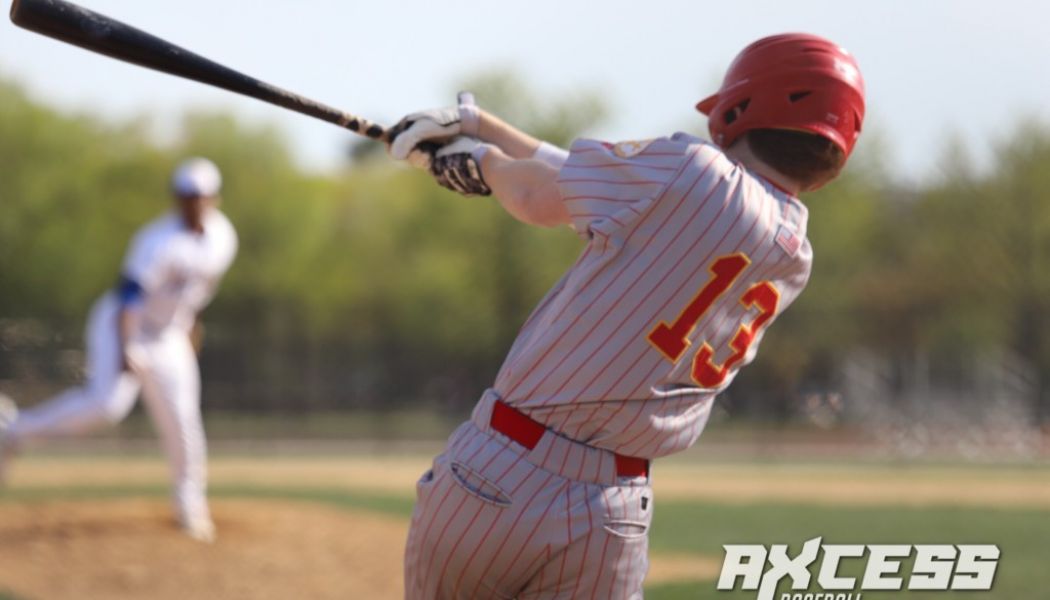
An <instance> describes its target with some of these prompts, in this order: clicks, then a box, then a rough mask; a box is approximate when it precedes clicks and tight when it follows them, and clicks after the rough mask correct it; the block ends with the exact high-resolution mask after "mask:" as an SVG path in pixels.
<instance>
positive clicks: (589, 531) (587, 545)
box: [572, 484, 596, 598]
mask: <svg viewBox="0 0 1050 600" xmlns="http://www.w3.org/2000/svg"><path fill="white" fill-rule="evenodd" d="M589 488H590V486H588V485H586V484H584V486H583V493H584V498H585V499H586V500H585V501H584V503H583V505H584V506H585V507H587V523H588V527H587V538H586V540H587V541H585V542H584V543H583V558H582V559H581V561H580V565H586V564H587V552H588V551H589V550H590V549H591V537H592V536H593V535H594V530H595V528H596V524H595V522H594V516H593V515H592V514H591V501H590V491H589ZM581 571H582V568H581ZM581 575H582V573H581ZM582 580H583V577H582V576H579V577H577V578H576V585H575V586H574V587H573V588H572V597H573V598H575V597H576V592H577V591H579V589H580V581H582Z"/></svg>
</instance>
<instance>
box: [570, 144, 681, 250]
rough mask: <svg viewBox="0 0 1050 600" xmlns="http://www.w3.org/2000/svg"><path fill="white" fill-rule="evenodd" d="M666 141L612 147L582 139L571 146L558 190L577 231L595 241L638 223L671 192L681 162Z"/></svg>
mask: <svg viewBox="0 0 1050 600" xmlns="http://www.w3.org/2000/svg"><path fill="white" fill-rule="evenodd" d="M668 144H674V145H677V144H675V143H674V142H672V141H670V140H668V139H667V138H660V139H656V140H645V141H640V142H621V143H618V144H610V143H607V142H600V141H597V140H587V139H581V140H577V141H576V142H574V143H573V144H572V148H571V149H570V151H569V158H568V160H567V161H566V162H565V164H564V166H562V168H561V171H560V172H559V174H558V188H559V190H560V192H561V196H562V201H563V202H564V203H565V206H566V208H567V209H568V211H569V216H570V218H571V221H572V226H573V229H575V230H576V232H577V233H579V234H580V235H581V236H582V237H585V238H590V237H593V235H594V234H595V233H596V231H599V230H607V229H609V228H610V227H613V228H615V227H622V226H625V225H626V224H627V223H628V222H630V221H633V220H635V219H636V218H637V216H638V213H639V206H642V205H645V204H648V203H649V202H651V200H652V199H653V198H655V197H656V196H657V195H659V193H660V192H661V191H662V190H663V189H664V187H666V185H667V183H668V182H669V181H670V180H671V179H672V177H673V175H674V173H675V172H676V171H677V170H678V168H679V166H680V165H681V162H682V155H681V152H680V151H678V150H677V149H675V148H667V147H665V146H667V145H668Z"/></svg>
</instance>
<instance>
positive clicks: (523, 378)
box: [503, 148, 717, 400]
mask: <svg viewBox="0 0 1050 600" xmlns="http://www.w3.org/2000/svg"><path fill="white" fill-rule="evenodd" d="M699 151H700V150H699V148H697V149H696V150H693V152H692V153H691V154H690V159H689V160H687V161H686V162H685V163H684V164H683V165H682V168H681V171H680V172H679V173H677V174H676V176H675V178H674V179H673V180H672V181H671V183H670V184H668V186H667V187H666V188H665V191H664V194H662V195H661V198H662V197H663V196H664V195H666V194H667V192H668V191H669V190H671V189H672V188H673V187H674V185H675V184H676V183H677V182H678V179H679V178H681V176H682V175H683V174H684V172H685V170H686V166H687V165H688V164H690V162H691V161H692V158H693V157H694V156H695V155H696V154H697V153H698V152H699ZM715 158H717V155H716V156H715ZM715 158H712V159H711V162H709V163H708V164H707V167H705V168H704V170H703V171H702V172H701V173H700V175H699V178H702V177H703V176H704V175H705V174H706V173H707V169H708V168H709V167H710V166H711V165H712V164H714V162H715ZM684 201H685V196H683V197H682V198H681V199H680V200H679V205H681V203H682V202H684ZM672 213H673V211H672ZM649 214H650V215H651V214H652V213H649ZM668 218H670V215H668ZM666 224H667V219H664V221H663V223H661V224H660V227H659V228H663V226H664V225H666ZM637 231H638V229H637V228H636V229H634V230H633V231H631V232H630V233H629V234H628V236H627V240H630V239H631V237H633V236H634V234H635V233H636V232H637ZM638 256H639V255H635V257H634V258H632V259H631V261H632V263H633V261H634V260H635V259H636V258H637V257H638ZM629 266H630V263H629V264H628V267H629ZM597 276H598V273H594V274H592V275H591V278H590V279H589V280H588V281H587V282H585V283H584V284H583V285H581V286H580V287H579V289H580V290H581V291H582V290H583V289H586V287H587V286H588V285H589V284H590V283H591V281H593V280H594V278H595V277H597ZM614 281H615V279H614ZM612 283H613V282H610V283H609V285H608V286H606V288H605V289H606V290H607V289H608V288H609V286H611V285H612ZM602 293H604V290H603V292H602ZM573 300H575V298H571V299H570V300H569V301H568V302H566V303H565V304H564V305H563V306H562V308H561V310H560V311H559V312H558V315H557V316H556V317H555V320H556V319H558V318H560V317H561V315H563V314H564V313H565V311H566V310H567V309H568V307H569V306H570V305H571V304H572V301H573ZM582 316H583V314H582V313H581V314H579V315H577V316H576V318H575V319H573V322H572V323H570V324H569V325H568V326H567V327H566V328H565V329H564V330H563V331H562V332H561V334H560V335H559V336H558V338H557V339H556V340H554V342H553V343H551V344H550V345H549V346H548V348H547V350H545V351H544V352H543V354H542V355H540V356H539V357H538V358H537V359H536V360H535V361H534V363H533V365H532V366H531V367H529V369H528V371H526V372H525V373H524V375H522V376H521V377H520V378H519V379H518V382H517V383H515V384H514V385H513V386H511V388H510V389H509V390H507V392H506V393H505V394H503V397H504V398H506V399H508V400H510V399H511V396H512V395H513V394H514V392H516V391H517V389H518V387H519V386H520V385H521V384H522V383H524V382H525V381H526V380H528V378H529V376H530V375H532V372H533V371H534V370H535V369H536V368H537V367H539V366H540V365H541V364H542V363H543V361H544V360H545V359H546V358H547V356H548V355H549V354H550V353H551V352H552V351H553V350H554V349H555V348H557V347H558V344H559V343H560V342H561V340H562V339H563V338H564V337H565V336H566V335H567V334H568V333H569V331H571V330H572V327H573V325H575V324H576V323H577V322H578V321H579V320H580V318H582ZM512 366H513V365H512Z"/></svg>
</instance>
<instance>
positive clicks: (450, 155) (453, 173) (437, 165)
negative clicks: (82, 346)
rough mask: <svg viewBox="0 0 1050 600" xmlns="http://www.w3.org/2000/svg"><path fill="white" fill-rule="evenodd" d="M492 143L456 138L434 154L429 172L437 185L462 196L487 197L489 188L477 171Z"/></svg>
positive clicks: (490, 190) (489, 193)
mask: <svg viewBox="0 0 1050 600" xmlns="http://www.w3.org/2000/svg"><path fill="white" fill-rule="evenodd" d="M491 148H493V146H491V145H490V144H486V143H484V142H482V141H480V140H477V139H474V138H470V137H462V136H461V137H457V138H454V139H453V140H452V141H450V142H449V143H448V144H446V145H444V146H442V147H441V148H440V149H438V150H437V151H436V152H435V153H434V158H433V160H432V161H431V164H430V174H431V175H433V176H434V179H436V180H437V182H438V184H439V185H440V186H441V187H444V188H448V189H450V190H452V191H453V192H458V193H460V194H463V195H464V196H488V195H491V194H492V188H490V187H489V185H488V183H486V182H485V178H484V177H483V176H482V174H481V159H482V157H484V156H485V153H486V152H488V151H489V150H490V149H491Z"/></svg>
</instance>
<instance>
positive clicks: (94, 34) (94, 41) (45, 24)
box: [11, 0, 390, 142]
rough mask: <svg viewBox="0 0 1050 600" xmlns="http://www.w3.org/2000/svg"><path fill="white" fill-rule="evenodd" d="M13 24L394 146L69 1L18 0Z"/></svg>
mask: <svg viewBox="0 0 1050 600" xmlns="http://www.w3.org/2000/svg"><path fill="white" fill-rule="evenodd" d="M11 21H12V22H13V23H14V24H15V25H18V26H19V27H22V28H23V29H28V30H30V31H34V32H36V33H39V34H41V35H46V36H48V37H51V38H54V39H56V40H60V41H63V42H66V43H67V44H73V45H75V46H80V47H81V48H84V49H87V50H91V51H92V52H98V53H99V54H105V55H106V56H110V57H112V58H116V59H119V60H123V61H127V62H129V63H133V64H136V65H139V66H142V67H146V68H147V69H153V70H155V71H162V72H164V73H168V74H170V75H175V76H178V77H185V78H186V79H192V80H194V81H199V82H201V83H206V84H208V85H213V86H215V87H219V88H222V89H224V90H229V91H231V92H235V93H238V94H243V95H245V96H251V97H252V98H256V99H259V100H262V101H263V102H269V103H270V104H276V105H277V106H281V107H284V108H287V109H289V110H294V111H296V112H300V113H303V114H305V115H310V116H311V117H315V118H318V119H321V120H323V121H328V122H329V123H335V124H336V125H338V126H340V127H343V128H345V129H349V130H350V131H353V132H354V133H358V134H361V135H365V136H368V137H370V138H372V139H375V140H379V141H382V142H389V141H390V133H389V130H387V129H386V128H384V127H382V126H381V125H377V124H376V123H373V122H371V121H368V120H367V119H363V118H361V117H358V116H356V115H352V114H349V113H345V112H343V111H341V110H338V109H335V108H332V107H330V106H327V105H325V104H321V103H320V102H317V101H315V100H311V99H309V98H306V97H304V96H300V95H299V94H296V93H293V92H289V91H288V90H285V89H281V88H279V87H277V86H275V85H271V84H269V83H266V82H265V81H260V80H258V79H255V78H254V77H249V76H248V75H245V74H244V73H241V72H238V71H235V70H233V69H231V68H229V67H226V66H224V65H220V64H219V63H216V62H213V61H211V60H208V59H207V58H204V57H203V56H200V55H198V54H194V53H193V52H190V51H188V50H186V49H184V48H180V47H179V46H176V45H175V44H172V43H171V42H168V41H165V40H162V39H160V38H158V37H156V36H153V35H150V34H148V33H146V32H145V31H142V30H139V29H136V28H134V27H131V26H130V25H127V24H125V23H121V22H120V21H117V20H115V19H111V18H109V17H107V16H105V15H100V14H98V13H96V12H92V11H90V10H88V9H86V8H83V7H81V6H77V5H76V4H72V3H70V2H66V1H65V0H14V1H13V2H12V3H11Z"/></svg>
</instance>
